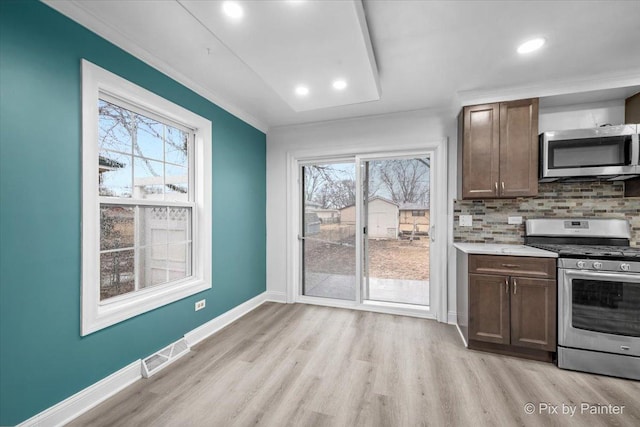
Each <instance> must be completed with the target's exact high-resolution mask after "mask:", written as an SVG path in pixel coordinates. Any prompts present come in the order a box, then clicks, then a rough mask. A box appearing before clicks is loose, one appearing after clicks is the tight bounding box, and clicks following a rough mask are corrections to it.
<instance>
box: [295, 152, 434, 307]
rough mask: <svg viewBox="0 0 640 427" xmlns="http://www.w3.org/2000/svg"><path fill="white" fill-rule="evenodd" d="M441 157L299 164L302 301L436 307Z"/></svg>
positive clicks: (425, 155) (379, 157)
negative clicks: (436, 163) (437, 160)
mask: <svg viewBox="0 0 640 427" xmlns="http://www.w3.org/2000/svg"><path fill="white" fill-rule="evenodd" d="M433 159H434V155H433V152H423V153H420V154H418V153H416V154H415V155H407V154H403V155H394V154H390V155H376V156H367V157H364V156H363V157H359V156H354V157H353V158H351V159H348V160H342V161H317V162H304V163H300V164H299V172H300V187H301V192H300V193H299V194H300V195H301V206H300V209H301V210H300V213H301V215H300V217H301V221H300V222H301V224H300V233H299V240H300V243H301V256H300V266H301V275H300V277H301V279H302V280H301V289H300V293H299V295H300V296H301V297H302V299H301V301H305V300H306V298H316V299H315V300H314V301H316V302H319V303H320V302H321V301H320V300H318V299H317V298H323V300H322V301H324V303H327V304H330V305H331V304H338V305H342V306H345V305H347V306H351V305H360V304H370V305H377V306H386V307H392V308H393V309H394V310H395V309H400V310H413V311H414V312H415V311H416V310H418V311H421V312H430V310H431V308H430V307H431V303H432V300H433V298H434V297H433V296H432V294H433V292H432V291H433V289H432V288H431V287H430V277H431V271H432V269H431V268H430V267H431V264H432V263H431V260H432V254H431V253H430V249H431V245H432V239H433V238H434V236H433V235H432V234H433V226H434V222H435V218H436V217H437V215H436V214H435V212H434V210H433V209H432V207H433V206H432V205H433V203H432V200H436V199H435V198H434V197H432V194H433V192H432V189H433V188H434V187H433V186H432V184H433V182H434V178H433V177H434V174H433V168H432V166H433V165H432V162H433ZM432 212H434V215H432ZM336 300H341V301H340V302H337V301H336ZM306 301H310V300H306ZM331 301H333V303H332V302H331ZM310 302H311V301H310Z"/></svg>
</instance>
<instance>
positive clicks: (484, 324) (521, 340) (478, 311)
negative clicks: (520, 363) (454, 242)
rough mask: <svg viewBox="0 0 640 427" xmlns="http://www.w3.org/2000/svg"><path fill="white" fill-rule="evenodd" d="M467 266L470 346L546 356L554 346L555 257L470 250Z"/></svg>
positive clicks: (545, 357)
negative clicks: (476, 253)
mask: <svg viewBox="0 0 640 427" xmlns="http://www.w3.org/2000/svg"><path fill="white" fill-rule="evenodd" d="M468 267H469V275H468V291H469V293H468V295H469V298H468V307H469V318H468V340H469V347H470V348H477V349H482V350H490V351H497V352H502V353H507V354H514V355H517V354H518V353H522V355H524V356H527V357H532V358H538V359H542V360H548V359H550V357H551V353H553V352H555V351H556V277H555V276H556V273H555V260H554V259H551V258H548V259H547V258H527V257H507V256H488V255H470V256H469V263H468ZM489 271H490V272H492V273H496V274H486V273H487V272H489Z"/></svg>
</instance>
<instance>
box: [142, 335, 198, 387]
mask: <svg viewBox="0 0 640 427" xmlns="http://www.w3.org/2000/svg"><path fill="white" fill-rule="evenodd" d="M188 352H189V346H188V345H187V341H186V340H185V339H184V338H182V339H180V340H178V341H176V342H174V343H173V344H171V345H169V346H167V347H165V348H163V349H162V350H160V351H159V352H157V353H154V354H152V355H151V356H149V357H147V358H146V359H143V360H142V376H143V377H145V378H149V377H150V376H151V375H153V374H155V373H156V372H158V371H161V370H162V369H164V368H166V367H167V366H169V365H170V364H171V363H173V362H175V361H176V360H178V359H179V358H181V357H182V356H184V355H185V354H187V353H188Z"/></svg>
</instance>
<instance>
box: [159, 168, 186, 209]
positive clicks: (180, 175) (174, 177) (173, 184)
mask: <svg viewBox="0 0 640 427" xmlns="http://www.w3.org/2000/svg"><path fill="white" fill-rule="evenodd" d="M165 173H166V178H165V179H166V183H167V186H166V187H165V193H166V198H165V199H166V200H176V201H187V200H189V175H188V171H187V168H182V167H180V166H174V165H170V164H166V165H165Z"/></svg>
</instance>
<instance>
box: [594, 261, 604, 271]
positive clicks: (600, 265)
mask: <svg viewBox="0 0 640 427" xmlns="http://www.w3.org/2000/svg"><path fill="white" fill-rule="evenodd" d="M593 268H595V269H596V270H600V269H601V268H602V263H601V262H594V263H593Z"/></svg>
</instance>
